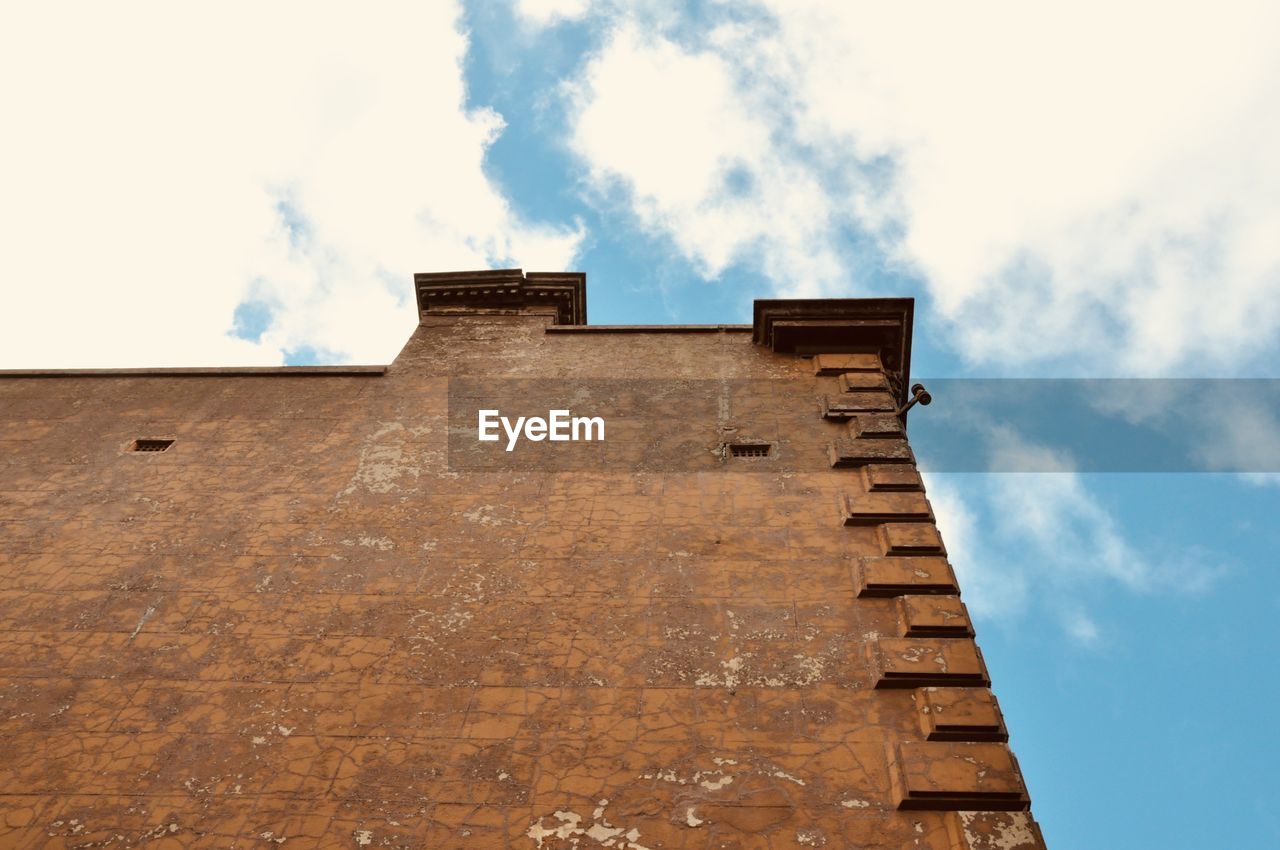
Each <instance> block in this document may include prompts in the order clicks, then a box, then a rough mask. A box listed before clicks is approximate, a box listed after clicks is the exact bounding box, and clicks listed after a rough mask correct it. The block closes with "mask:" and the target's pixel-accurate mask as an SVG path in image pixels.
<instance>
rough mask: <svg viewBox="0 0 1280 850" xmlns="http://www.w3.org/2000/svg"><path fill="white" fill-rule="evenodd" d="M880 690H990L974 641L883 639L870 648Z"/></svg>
mask: <svg viewBox="0 0 1280 850" xmlns="http://www.w3.org/2000/svg"><path fill="white" fill-rule="evenodd" d="M867 650H868V652H869V653H870V656H871V658H870V661H871V670H872V674H873V676H874V681H875V686H876V687H877V688H922V687H928V686H930V685H941V686H952V687H983V688H985V687H988V686H989V685H990V684H991V680H990V678H988V676H987V666H986V664H985V663H983V661H982V652H981V651H980V650H979V649H978V646H977V644H975V643H974V642H973V641H971V640H951V639H946V638H881V639H880V640H878V641H876V642H875V643H872V644H869V645H868V647H867Z"/></svg>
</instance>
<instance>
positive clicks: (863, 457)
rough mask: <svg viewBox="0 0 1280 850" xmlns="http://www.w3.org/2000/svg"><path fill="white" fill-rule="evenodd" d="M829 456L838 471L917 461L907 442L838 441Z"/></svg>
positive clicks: (832, 445)
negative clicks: (870, 464)
mask: <svg viewBox="0 0 1280 850" xmlns="http://www.w3.org/2000/svg"><path fill="white" fill-rule="evenodd" d="M827 456H828V457H829V458H830V459H831V465H832V466H833V467H835V468H836V469H845V468H853V467H858V466H866V465H867V464H868V463H914V462H915V459H916V457H915V455H914V454H912V452H911V446H909V445H907V441H906V440H836V441H835V442H833V443H832V444H831V446H830V448H829V449H828V450H827Z"/></svg>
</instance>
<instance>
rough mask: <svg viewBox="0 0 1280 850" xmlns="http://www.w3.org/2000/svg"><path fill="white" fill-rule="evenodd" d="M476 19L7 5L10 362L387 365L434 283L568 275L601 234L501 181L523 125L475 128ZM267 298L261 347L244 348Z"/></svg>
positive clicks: (6, 349) (319, 10) (2, 55)
mask: <svg viewBox="0 0 1280 850" xmlns="http://www.w3.org/2000/svg"><path fill="white" fill-rule="evenodd" d="M457 14H458V13H457V9H456V8H455V6H454V4H452V3H434V4H404V5H398V6H396V7H394V8H392V7H386V6H379V7H374V8H363V7H362V8H360V9H359V10H355V9H349V8H347V7H342V6H337V5H322V4H313V3H294V4H267V5H263V4H223V5H220V6H218V7H217V8H216V9H215V10H212V11H209V10H205V11H204V12H196V11H194V10H193V9H191V8H188V7H177V6H173V5H172V4H164V3H153V4H143V5H139V4H133V5H130V6H127V7H115V6H112V7H107V6H103V5H101V4H82V5H77V6H75V7H74V8H72V9H68V8H66V7H64V6H61V5H53V4H44V5H41V4H26V5H16V6H15V5H11V6H8V7H6V10H5V12H4V13H3V16H2V17H3V20H2V21H0V94H2V97H0V103H3V104H4V107H3V109H4V123H5V126H6V128H7V129H6V133H5V138H4V142H3V156H2V157H0V185H3V186H4V190H3V192H2V193H0V232H2V233H3V234H4V247H3V249H0V274H3V276H4V283H3V284H2V286H3V296H2V297H3V305H4V306H3V309H0V364H2V365H3V366H4V367H9V368H19V367H68V366H138V365H183V364H202V365H218V364H228V365H230V364H241V363H278V362H280V360H281V357H282V351H283V350H286V349H294V348H299V347H304V346H308V347H311V348H314V349H319V350H325V351H330V352H333V353H335V354H336V355H337V356H339V357H341V358H345V359H351V360H356V361H362V362H386V361H388V360H389V359H390V358H391V357H393V356H394V355H395V353H396V352H397V351H398V350H399V347H400V346H401V345H402V344H403V342H404V340H405V339H406V338H407V336H408V334H409V332H410V330H411V328H412V325H413V322H414V311H413V308H412V283H411V276H412V273H413V272H414V271H427V270H432V271H434V270H441V269H450V268H475V267H484V266H489V265H493V264H506V263H513V264H522V265H525V266H526V267H531V268H545V269H553V270H556V269H561V268H565V267H567V266H568V265H569V263H570V261H571V258H572V256H573V254H574V252H575V250H576V248H577V245H578V243H579V241H580V238H581V233H580V232H578V231H564V230H556V229H552V228H548V227H541V226H537V225H534V224H530V223H528V222H525V221H522V220H521V219H520V217H519V216H517V215H516V214H515V213H514V212H513V210H512V209H511V207H510V206H509V204H508V203H507V202H506V200H505V199H504V198H503V196H502V194H501V193H500V191H499V190H498V188H497V187H495V186H494V185H493V184H492V183H491V182H490V181H489V180H488V179H487V178H486V177H485V175H484V172H483V170H482V160H483V156H484V152H485V149H486V147H487V145H488V144H489V143H490V142H492V140H493V139H494V137H495V136H496V134H498V133H499V132H500V131H501V129H502V120H501V118H500V117H499V116H497V115H495V114H493V113H491V112H487V111H484V110H475V111H468V110H467V109H466V108H465V105H464V96H465V91H464V87H463V81H462V72H461V66H460V62H461V60H462V57H463V55H464V52H465V50H466V46H467V40H466V37H465V36H464V35H463V34H462V33H461V32H460V31H459V30H458V24H457ZM285 211H287V215H286V214H283V212H285ZM290 221H292V222H293V223H294V224H296V225H300V227H301V229H293V230H291V229H290V227H289V226H288V224H289V222H290ZM246 298H253V299H257V300H258V301H260V302H262V303H263V304H266V305H269V306H272V307H274V311H273V315H274V317H275V321H274V323H273V324H272V325H271V326H270V327H269V328H268V329H267V331H266V333H265V334H264V335H263V337H262V339H261V340H260V342H259V343H256V344H255V343H252V342H248V341H246V340H243V339H237V338H234V337H232V336H230V335H228V333H227V331H228V330H229V329H230V328H231V324H232V321H231V320H232V313H233V311H234V309H235V307H236V305H237V304H238V303H240V302H241V301H242V300H244V299H246Z"/></svg>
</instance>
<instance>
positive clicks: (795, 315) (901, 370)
mask: <svg viewBox="0 0 1280 850" xmlns="http://www.w3.org/2000/svg"><path fill="white" fill-rule="evenodd" d="M914 314H915V299H914V298H807V299H763V300H758V301H756V302H755V310H754V322H753V324H752V337H753V339H754V340H755V341H756V343H758V344H760V345H765V346H768V347H769V348H770V349H772V350H773V351H776V352H778V353H780V354H799V355H812V354H860V353H868V354H878V355H879V356H880V361H881V363H883V364H884V370H885V374H886V376H887V377H888V379H889V383H890V385H891V386H892V388H893V393H894V396H895V397H896V398H897V399H899V404H905V403H906V401H907V386H908V385H909V384H910V378H911V326H912V320H913V317H914Z"/></svg>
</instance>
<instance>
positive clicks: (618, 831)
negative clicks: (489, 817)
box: [525, 800, 650, 850]
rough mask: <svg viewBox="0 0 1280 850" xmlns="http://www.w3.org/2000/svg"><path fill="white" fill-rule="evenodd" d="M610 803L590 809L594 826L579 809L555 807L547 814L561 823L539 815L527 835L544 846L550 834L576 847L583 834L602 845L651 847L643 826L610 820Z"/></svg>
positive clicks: (634, 849) (629, 849)
mask: <svg viewBox="0 0 1280 850" xmlns="http://www.w3.org/2000/svg"><path fill="white" fill-rule="evenodd" d="M608 805H609V801H608V800H601V801H600V805H598V806H596V809H595V811H594V812H592V813H591V821H592V823H591V826H588V827H584V826H582V815H580V814H578V813H577V812H565V811H556V812H553V813H552V814H551V815H549V816H548V817H553V818H555V820H557V821H559V823H558V824H557V823H554V822H553V823H552V824H551V825H550V826H544V825H543V821H544V820H546V818H545V817H544V818H538V819H537V820H536V821H535V822H533V823H532V824H530V825H529V829H528V830H526V831H525V835H527V836H528V837H529V838H532V839H533V840H534V841H536V842H538V846H539V847H542V842H543V841H545V840H546V839H548V838H558V839H561V840H567V841H569V842H570V843H571V844H572V846H574V847H577V846H578V845H579V844H580V843H581V839H582V838H589V839H591V840H592V841H594V842H595V843H597V844H599V845H601V846H603V847H612V848H615V850H650V848H648V847H645V846H644V845H643V844H641V843H640V830H638V829H636V828H635V827H632V828H631V829H627V828H626V827H622V826H614V825H613V824H611V823H609V820H608V818H606V817H605V807H606V806H608Z"/></svg>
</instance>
